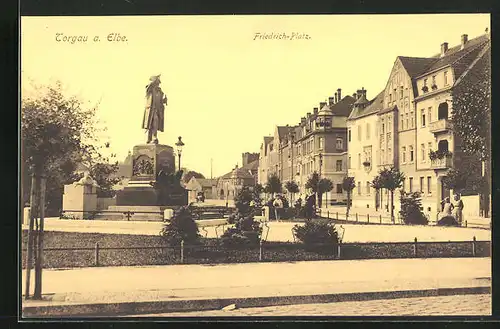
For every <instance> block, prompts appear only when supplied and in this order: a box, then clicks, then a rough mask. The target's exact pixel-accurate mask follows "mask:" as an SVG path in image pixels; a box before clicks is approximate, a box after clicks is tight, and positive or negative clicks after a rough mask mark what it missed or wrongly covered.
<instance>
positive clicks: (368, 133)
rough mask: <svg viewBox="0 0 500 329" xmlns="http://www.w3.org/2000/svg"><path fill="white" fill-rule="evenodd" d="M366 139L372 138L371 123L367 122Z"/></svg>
mask: <svg viewBox="0 0 500 329" xmlns="http://www.w3.org/2000/svg"><path fill="white" fill-rule="evenodd" d="M366 139H370V124H369V123H367V124H366Z"/></svg>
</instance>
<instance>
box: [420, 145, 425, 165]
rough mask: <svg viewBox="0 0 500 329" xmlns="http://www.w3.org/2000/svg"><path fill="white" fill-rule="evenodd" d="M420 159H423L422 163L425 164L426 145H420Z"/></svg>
mask: <svg viewBox="0 0 500 329" xmlns="http://www.w3.org/2000/svg"><path fill="white" fill-rule="evenodd" d="M420 152H421V154H420V157H421V158H422V160H421V161H422V162H425V144H422V145H420Z"/></svg>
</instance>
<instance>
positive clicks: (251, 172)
mask: <svg viewBox="0 0 500 329" xmlns="http://www.w3.org/2000/svg"><path fill="white" fill-rule="evenodd" d="M258 169H259V153H248V152H245V153H243V154H242V166H241V167H239V166H238V165H236V166H235V167H234V168H233V170H231V171H230V172H228V173H227V174H225V175H222V176H221V177H219V178H217V180H216V189H215V195H214V197H215V196H216V198H217V199H220V200H224V199H227V200H232V199H234V196H235V195H237V193H238V191H239V190H241V189H242V188H243V186H255V185H256V184H257V181H258V178H257V177H258Z"/></svg>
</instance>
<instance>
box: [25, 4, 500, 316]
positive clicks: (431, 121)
mask: <svg viewBox="0 0 500 329" xmlns="http://www.w3.org/2000/svg"><path fill="white" fill-rule="evenodd" d="M490 20H491V18H490V15H489V14H481V13H475V14H370V15H368V14H363V15H361V14H359V15H340V14H335V15H334V14H329V15H199V16H196V15H171V16H169V15H165V16H161V15H157V16H153V15H149V16H21V18H20V88H21V93H20V106H19V108H20V130H19V133H20V156H21V159H20V160H21V162H20V175H21V178H20V181H21V186H20V192H21V193H20V198H21V200H20V201H19V202H20V206H21V208H22V209H20V213H21V217H20V218H19V224H18V227H19V240H20V241H19V250H18V252H19V268H18V270H19V280H20V282H19V303H20V305H19V308H20V311H21V314H20V315H19V316H20V320H21V321H37V320H40V319H42V320H50V319H57V320H58V321H60V320H68V321H70V320H75V319H78V320H82V319H83V320H85V319H98V318H99V319H102V318H119V319H126V320H134V319H135V320H160V321H169V320H170V321H171V320H173V319H187V318H189V319H191V320H193V318H194V321H196V319H199V318H203V319H205V320H208V321H215V320H217V319H220V318H229V319H234V320H249V321H251V320H252V318H253V319H255V318H270V319H273V318H274V319H277V318H280V317H313V318H314V317H321V318H325V317H328V318H332V319H337V318H342V317H374V316H383V317H400V316H416V317H417V316H418V317H420V316H426V317H427V316H432V317H442V316H459V317H479V316H481V317H485V316H491V315H492V302H491V299H492V289H491V280H492V271H491V268H492V261H491V241H492V235H491V228H492V226H491V222H492V221H491V219H492V218H491V217H492V214H491V186H492V179H491V171H492V170H491V167H492V166H491V150H492V147H491V34H490V33H491V32H490Z"/></svg>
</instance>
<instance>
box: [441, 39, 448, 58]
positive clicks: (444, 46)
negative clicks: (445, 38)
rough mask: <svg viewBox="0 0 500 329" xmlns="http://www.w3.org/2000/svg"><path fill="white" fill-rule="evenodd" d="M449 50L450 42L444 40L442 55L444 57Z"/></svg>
mask: <svg viewBox="0 0 500 329" xmlns="http://www.w3.org/2000/svg"><path fill="white" fill-rule="evenodd" d="M447 51H448V42H443V43H442V44H441V57H443V56H444V55H445V53H446V52H447Z"/></svg>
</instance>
